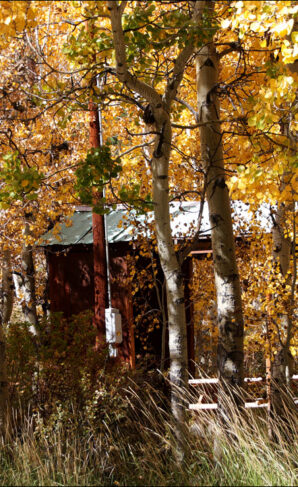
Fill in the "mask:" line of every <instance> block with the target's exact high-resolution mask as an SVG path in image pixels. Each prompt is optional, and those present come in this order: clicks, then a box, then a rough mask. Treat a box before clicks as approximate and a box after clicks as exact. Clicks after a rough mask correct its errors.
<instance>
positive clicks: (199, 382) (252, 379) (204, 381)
mask: <svg viewBox="0 0 298 487" xmlns="http://www.w3.org/2000/svg"><path fill="white" fill-rule="evenodd" d="M265 380H266V379H264V378H263V377H245V378H244V382H247V383H248V384H249V383H250V382H265ZM292 380H298V375H293V376H292ZM188 383H189V384H190V385H193V386H194V385H204V384H218V383H219V380H218V378H217V377H211V378H207V379H189V381H188Z"/></svg>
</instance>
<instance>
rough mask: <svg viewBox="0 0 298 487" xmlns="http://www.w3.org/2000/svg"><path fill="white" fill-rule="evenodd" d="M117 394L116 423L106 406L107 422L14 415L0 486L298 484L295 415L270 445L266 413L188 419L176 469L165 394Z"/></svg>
mask: <svg viewBox="0 0 298 487" xmlns="http://www.w3.org/2000/svg"><path fill="white" fill-rule="evenodd" d="M120 393H121V397H122V401H123V402H125V404H126V407H125V411H126V414H125V415H120V416H119V417H118V418H117V417H116V416H115V414H114V412H113V411H111V415H109V414H108V413H107V409H108V408H107V407H106V406H107V405H105V416H104V418H102V419H100V414H97V416H96V414H95V415H94V416H93V417H92V419H91V421H90V420H89V419H88V415H87V411H86V410H85V411H81V412H79V411H78V410H76V409H75V408H74V407H71V405H68V408H66V407H64V408H63V406H62V405H58V406H57V407H56V410H55V411H53V412H52V414H51V416H50V417H47V418H46V419H44V418H43V417H42V416H41V415H40V413H38V412H35V413H31V414H28V415H27V417H24V415H23V419H22V421H21V423H22V424H20V420H19V418H18V417H17V415H15V424H14V428H13V429H12V432H11V433H10V435H8V437H7V438H6V440H5V441H4V440H3V441H2V444H1V447H0V449H1V455H0V485H38V486H43V485H45V486H46V485H53V486H58V485H90V486H91V485H136V486H137V485H165V486H167V485H169V486H170V485H190V486H196V485H243V486H247V485H248V486H249V485H252V486H258V485H260V486H261V485H284V486H294V485H297V459H298V455H297V453H298V452H297V442H296V441H295V440H297V438H296V437H295V431H296V430H297V429H296V426H297V424H296V422H295V421H296V418H295V415H294V414H292V413H290V412H289V413H288V425H290V428H291V431H292V434H291V438H286V437H285V436H284V435H281V436H280V438H279V441H278V443H276V442H274V443H273V442H272V441H270V439H269V437H268V434H267V428H266V416H265V415H264V414H261V415H260V414H258V416H256V415H255V413H252V412H246V413H244V414H242V415H241V416H240V415H239V413H237V411H236V410H233V409H232V408H231V419H232V421H230V422H229V427H228V428H227V427H224V426H222V425H219V423H218V420H217V417H216V415H215V413H210V412H209V413H204V412H200V413H199V415H197V417H196V418H195V419H194V418H193V417H192V418H189V421H188V425H187V429H186V433H185V434H186V443H187V455H186V458H185V461H184V463H183V464H180V465H179V464H177V462H176V459H175V455H174V453H173V452H174V451H175V447H176V445H175V441H176V440H175V434H174V431H175V423H174V420H173V418H172V417H171V414H170V412H169V409H168V405H167V400H166V398H165V396H164V395H163V394H162V392H160V391H158V390H157V389H155V388H154V387H153V386H152V385H151V384H149V383H145V384H142V387H140V385H138V384H137V383H133V382H131V385H130V386H127V387H125V388H123V389H122V390H121V391H120V390H119V394H120ZM97 395H98V394H97ZM184 397H185V398H186V393H185V394H184ZM105 400H106V399H105ZM98 407H99V403H98V401H97V402H96V403H95V406H94V409H97V408H98ZM89 413H90V410H89ZM94 413H95V411H94ZM94 417H97V420H96V421H95V420H94ZM215 438H216V440H217V442H218V443H217V444H219V445H220V452H221V453H220V458H217V459H216V458H215V457H214V439H215Z"/></svg>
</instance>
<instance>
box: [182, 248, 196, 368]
mask: <svg viewBox="0 0 298 487" xmlns="http://www.w3.org/2000/svg"><path fill="white" fill-rule="evenodd" d="M182 272H183V275H184V298H185V317H186V326H187V351H188V372H189V373H190V375H191V376H192V377H194V375H195V362H194V360H195V343H194V310H193V302H192V299H191V290H190V285H191V281H192V278H193V264H192V258H191V257H190V258H187V259H186V260H185V261H184V262H183V266H182Z"/></svg>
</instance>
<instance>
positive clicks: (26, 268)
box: [13, 221, 38, 335]
mask: <svg viewBox="0 0 298 487" xmlns="http://www.w3.org/2000/svg"><path fill="white" fill-rule="evenodd" d="M29 235H30V221H26V222H25V229H24V238H25V239H26V237H27V236H29ZM13 280H14V286H15V291H16V295H17V297H18V298H19V299H20V300H21V305H22V311H23V315H24V320H25V321H27V322H29V323H30V325H31V326H30V328H29V329H30V331H31V333H33V335H38V319H37V312H36V294H35V268H34V261H33V248H32V245H27V244H26V242H25V243H24V245H23V250H22V252H21V272H13Z"/></svg>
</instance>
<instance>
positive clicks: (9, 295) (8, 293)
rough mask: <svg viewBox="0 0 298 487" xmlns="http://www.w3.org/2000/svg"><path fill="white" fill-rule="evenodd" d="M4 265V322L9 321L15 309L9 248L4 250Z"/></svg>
mask: <svg viewBox="0 0 298 487" xmlns="http://www.w3.org/2000/svg"><path fill="white" fill-rule="evenodd" d="M3 254H4V255H3V267H2V322H3V323H8V322H9V320H10V318H11V314H12V309H13V300H14V285H13V279H12V269H11V254H10V251H9V250H4V252H3Z"/></svg>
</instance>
